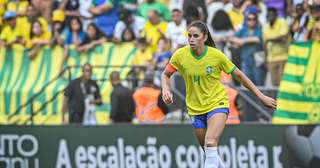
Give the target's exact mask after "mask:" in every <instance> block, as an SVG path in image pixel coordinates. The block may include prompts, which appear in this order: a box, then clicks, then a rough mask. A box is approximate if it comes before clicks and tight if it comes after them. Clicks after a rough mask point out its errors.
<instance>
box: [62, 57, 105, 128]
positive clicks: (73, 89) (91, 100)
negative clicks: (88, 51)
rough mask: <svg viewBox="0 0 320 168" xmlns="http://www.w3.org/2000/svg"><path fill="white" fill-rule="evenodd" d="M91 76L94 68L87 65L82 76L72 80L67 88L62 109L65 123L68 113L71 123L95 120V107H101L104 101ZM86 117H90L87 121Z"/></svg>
mask: <svg viewBox="0 0 320 168" xmlns="http://www.w3.org/2000/svg"><path fill="white" fill-rule="evenodd" d="M91 75H92V66H91V65H90V64H88V63H86V64H84V65H83V66H82V76H81V77H79V78H77V79H74V80H72V81H71V82H70V83H69V85H68V86H67V87H66V89H65V92H64V100H63V107H62V112H63V113H62V114H63V115H62V121H63V123H66V121H65V113H66V112H67V111H68V112H69V123H85V122H87V121H94V120H95V110H94V107H95V106H96V105H101V104H102V99H101V95H100V89H99V86H98V85H97V83H96V81H94V80H92V79H91ZM90 110H92V111H90ZM86 111H87V113H86V114H85V112H86ZM89 113H90V114H89ZM85 115H86V116H88V117H87V118H88V120H87V121H85V120H84V119H85V117H84V116H85Z"/></svg>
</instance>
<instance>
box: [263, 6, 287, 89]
mask: <svg viewBox="0 0 320 168" xmlns="http://www.w3.org/2000/svg"><path fill="white" fill-rule="evenodd" d="M267 16H268V17H267V19H268V23H267V24H266V25H264V26H263V39H264V41H265V46H266V52H267V62H268V69H269V71H270V73H271V79H272V84H273V85H275V86H279V84H280V80H281V77H282V73H283V69H284V65H285V63H286V61H287V58H288V42H289V40H288V33H289V26H288V23H287V22H286V21H285V20H284V19H282V18H278V14H277V9H275V8H269V9H268V15H267Z"/></svg>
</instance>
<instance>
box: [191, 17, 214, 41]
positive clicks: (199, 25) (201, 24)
mask: <svg viewBox="0 0 320 168" xmlns="http://www.w3.org/2000/svg"><path fill="white" fill-rule="evenodd" d="M191 27H196V28H198V29H199V30H200V31H201V33H203V34H204V35H207V36H208V38H207V40H206V41H205V42H204V44H205V45H207V46H210V47H216V44H215V43H214V41H213V38H212V36H211V34H210V32H209V29H208V26H207V25H206V24H205V23H204V22H202V21H200V20H196V21H193V22H191V23H190V24H189V26H188V28H191Z"/></svg>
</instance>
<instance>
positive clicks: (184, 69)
mask: <svg viewBox="0 0 320 168" xmlns="http://www.w3.org/2000/svg"><path fill="white" fill-rule="evenodd" d="M188 41H189V45H187V46H185V47H183V48H181V49H178V50H177V51H176V52H175V53H174V54H173V56H172V57H171V59H170V62H169V63H168V65H167V66H166V68H165V70H164V72H163V73H162V75H161V84H162V98H163V100H164V102H165V103H167V104H171V103H172V102H173V98H172V93H171V87H170V77H171V75H172V74H173V73H175V72H176V71H177V70H178V71H179V72H180V74H181V75H182V76H183V78H184V81H185V83H186V93H187V94H186V105H187V109H188V114H189V115H190V116H191V119H192V125H193V127H194V129H195V134H196V136H197V139H198V141H199V143H200V145H201V146H203V147H204V151H205V166H204V167H205V168H218V166H219V161H220V162H221V159H220V158H219V156H218V151H217V146H218V142H219V138H220V136H221V134H222V132H223V129H224V127H225V122H226V119H227V116H228V113H229V100H228V96H227V93H226V91H225V90H224V87H223V85H222V83H221V82H220V74H221V71H224V72H225V73H227V74H232V75H234V76H235V77H236V79H237V80H238V81H239V82H241V83H242V85H244V86H245V87H246V88H248V89H249V90H250V91H251V92H253V93H254V94H255V95H256V96H257V97H258V98H259V99H260V100H261V102H262V103H263V104H264V105H265V106H267V107H270V108H273V109H275V108H276V106H277V103H276V101H275V100H274V99H272V98H270V97H267V96H265V95H264V94H263V93H261V92H260V91H259V90H258V89H257V88H256V86H255V85H254V84H253V83H252V82H251V81H250V79H249V78H248V77H247V76H246V75H244V73H242V72H241V71H240V70H239V69H237V67H236V66H235V65H234V64H233V63H232V62H231V61H230V60H229V59H228V58H227V57H226V56H225V55H224V54H223V53H222V52H221V51H219V50H218V49H216V48H215V47H214V46H215V45H214V41H213V40H212V37H211V35H210V32H209V31H208V27H207V26H206V24H205V23H203V22H201V21H194V22H192V23H191V24H190V25H189V27H188Z"/></svg>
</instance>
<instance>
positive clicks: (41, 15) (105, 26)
mask: <svg viewBox="0 0 320 168" xmlns="http://www.w3.org/2000/svg"><path fill="white" fill-rule="evenodd" d="M193 20H203V21H206V23H207V24H208V26H209V29H210V32H211V34H212V35H213V39H214V40H215V43H216V47H217V48H218V49H220V50H222V51H223V52H224V53H226V55H227V56H229V57H230V59H232V60H233V62H234V63H235V64H236V65H237V66H238V67H239V68H241V69H242V70H243V71H244V72H245V73H246V74H247V76H249V78H250V79H251V80H252V81H253V82H254V83H255V84H256V85H260V86H263V85H265V83H266V82H265V79H266V74H267V72H270V74H271V79H272V80H271V81H272V84H273V85H274V86H278V85H279V83H280V79H281V75H282V71H283V68H284V65H285V63H286V60H287V56H288V45H289V43H290V42H303V41H308V40H310V39H311V37H312V32H314V31H313V27H314V25H316V24H317V22H319V20H320V0H197V1H194V0H0V32H1V34H0V46H1V47H6V48H11V47H12V45H16V44H22V45H24V46H26V48H27V49H28V50H29V52H28V57H29V59H30V60H33V59H34V58H35V57H36V56H37V53H38V52H39V50H40V49H41V47H43V46H46V45H50V46H52V47H54V46H56V45H59V46H61V47H64V50H65V52H64V55H63V58H64V59H63V60H64V61H66V60H67V58H68V54H69V52H68V50H69V46H70V45H73V46H75V48H76V49H77V51H79V52H87V51H90V50H91V49H92V48H94V47H96V46H97V45H101V44H103V43H105V42H113V43H115V44H119V43H123V42H133V43H135V44H136V47H137V48H138V50H137V53H136V55H135V57H134V59H133V62H132V64H133V65H142V66H145V65H147V67H152V68H151V69H159V70H162V69H163V68H164V66H165V64H166V63H167V62H168V60H169V59H170V57H171V55H172V53H173V52H174V51H175V50H176V49H178V48H180V47H182V46H185V45H187V44H188V41H187V31H186V30H187V25H188V23H190V22H191V21H193ZM61 69H62V66H61ZM131 72H132V73H133V74H138V76H139V73H140V72H139V69H138V70H137V69H133V70H132V71H131ZM156 74H157V73H156Z"/></svg>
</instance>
